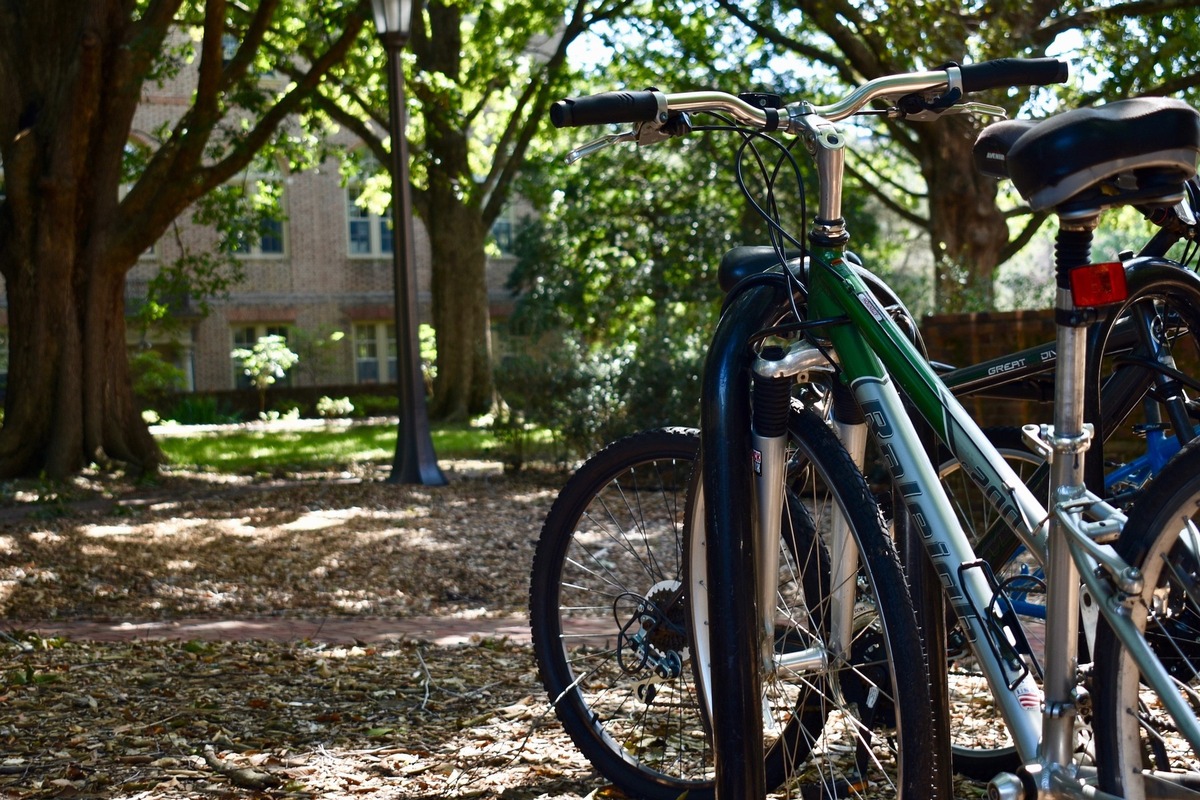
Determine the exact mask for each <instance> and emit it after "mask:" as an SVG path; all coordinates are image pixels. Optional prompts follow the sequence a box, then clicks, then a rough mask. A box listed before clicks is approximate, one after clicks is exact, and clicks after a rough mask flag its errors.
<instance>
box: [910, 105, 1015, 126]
mask: <svg viewBox="0 0 1200 800" xmlns="http://www.w3.org/2000/svg"><path fill="white" fill-rule="evenodd" d="M945 114H983V115H987V116H992V117H999V118H1000V119H1007V118H1008V111H1006V110H1005V109H1004V108H1003V107H1001V106H994V105H991V104H990V103H978V102H975V101H974V100H972V101H970V102H966V103H959V104H957V105H954V106H950V107H949V108H943V109H938V110H932V109H926V110H922V111H914V112H905V111H903V110H901V109H900V108H891V109H889V110H888V116H889V117H891V118H892V119H902V120H904V121H905V122H931V121H933V120H935V119H937V118H938V117H941V116H943V115H945Z"/></svg>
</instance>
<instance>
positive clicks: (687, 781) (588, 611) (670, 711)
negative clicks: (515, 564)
mask: <svg viewBox="0 0 1200 800" xmlns="http://www.w3.org/2000/svg"><path fill="white" fill-rule="evenodd" d="M698 450H699V435H698V433H697V432H696V431H695V430H691V429H685V428H669V429H662V430H654V431H647V432H643V433H638V434H634V435H632V436H628V437H626V438H624V439H621V440H619V441H617V442H615V443H613V444H611V445H609V446H608V447H606V448H605V449H604V450H602V451H601V452H600V453H598V454H597V455H595V456H593V457H592V458H590V459H589V460H588V461H587V462H586V463H585V464H584V465H583V466H582V467H581V468H580V469H579V470H578V471H577V472H576V473H575V474H574V475H573V476H572V477H571V478H570V480H568V481H567V483H566V485H565V486H564V487H563V489H562V491H561V492H560V493H559V496H558V499H557V500H556V501H555V502H554V505H553V506H552V507H551V509H550V513H549V515H548V516H547V517H546V522H545V524H544V525H543V526H542V533H541V538H540V539H539V540H538V544H537V550H536V552H535V555H534V561H533V573H532V579H531V582H530V593H529V610H530V622H531V627H532V632H533V648H534V655H535V657H536V659H537V664H538V670H539V673H540V675H541V679H542V683H543V684H544V686H545V688H546V691H547V692H548V694H549V696H550V700H551V701H552V702H553V703H554V709H555V712H556V713H557V715H558V718H559V720H560V721H561V722H562V724H563V727H564V728H565V729H566V731H567V733H568V734H569V735H570V736H571V739H572V740H573V741H574V742H575V745H576V746H577V747H578V748H579V749H580V751H581V752H582V753H583V754H584V756H586V757H587V759H588V760H589V761H590V762H591V763H592V765H593V766H594V767H595V768H596V770H597V771H598V772H600V773H601V774H602V775H604V776H605V777H606V778H607V779H608V780H610V781H612V783H613V784H615V785H616V786H618V787H620V788H621V789H622V790H624V791H625V792H626V793H628V794H630V795H631V796H634V797H639V798H646V800H676V798H678V797H680V796H682V795H684V794H686V795H687V796H688V797H689V798H693V800H703V798H711V797H712V795H713V753H712V744H711V738H710V736H709V733H708V729H707V726H706V724H705V721H704V719H703V718H702V714H701V710H700V706H699V701H698V699H697V695H696V690H695V685H694V683H693V679H692V666H691V664H690V661H689V660H690V658H691V656H690V650H689V647H688V632H687V615H686V611H685V607H686V602H687V601H686V597H685V596H684V592H683V535H684V534H683V526H684V505H685V499H686V494H687V488H688V485H689V481H690V476H691V474H692V471H693V465H694V463H695V460H696V455H697V451H698Z"/></svg>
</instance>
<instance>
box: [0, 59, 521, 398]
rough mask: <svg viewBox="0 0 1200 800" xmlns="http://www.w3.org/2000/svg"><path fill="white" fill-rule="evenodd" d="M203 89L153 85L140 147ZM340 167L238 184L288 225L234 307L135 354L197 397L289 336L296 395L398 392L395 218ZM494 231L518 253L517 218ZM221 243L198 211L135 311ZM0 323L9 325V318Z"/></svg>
mask: <svg viewBox="0 0 1200 800" xmlns="http://www.w3.org/2000/svg"><path fill="white" fill-rule="evenodd" d="M267 81H268V82H269V81H270V78H268V79H267ZM193 82H194V72H192V71H191V70H188V69H184V70H182V71H181V72H180V73H179V75H178V76H177V77H176V78H174V79H173V80H171V81H169V82H167V83H166V84H164V85H162V86H156V85H152V84H147V86H146V87H145V91H144V95H143V99H142V104H141V107H140V108H139V110H138V112H137V115H136V117H135V119H134V126H133V132H132V135H131V141H130V146H131V147H148V148H153V147H154V142H155V135H154V131H156V130H160V129H161V128H162V127H163V126H164V125H170V124H173V123H174V121H175V120H176V119H178V117H179V116H180V115H182V114H183V113H184V112H185V111H186V110H187V108H188V103H189V99H188V98H189V97H190V95H191V91H192V86H193ZM340 143H341V144H344V145H347V146H349V147H352V148H353V147H355V146H356V145H357V144H359V143H358V142H357V141H356V140H352V139H351V137H349V136H348V135H342V137H341V142H340ZM339 166H340V165H339V164H338V163H336V162H328V161H327V162H325V163H323V164H321V165H320V166H319V167H318V168H316V169H313V170H310V171H306V172H299V173H294V174H289V173H287V171H286V170H285V169H283V168H282V167H279V168H277V167H275V166H273V165H266V166H264V165H262V164H260V165H258V166H257V167H255V168H253V169H251V170H249V171H247V172H246V173H244V174H243V175H241V176H239V180H238V182H237V183H238V184H240V185H241V186H244V187H245V191H246V192H247V193H248V194H254V193H257V192H258V190H259V189H266V190H267V194H269V195H270V197H271V198H272V202H274V203H276V205H277V209H278V211H279V216H280V217H281V221H280V222H277V223H271V224H269V225H268V226H266V227H264V229H263V230H262V236H261V239H260V240H259V241H257V242H254V243H252V244H250V243H247V244H246V245H245V246H242V247H239V248H238V253H237V254H236V256H235V257H236V258H237V259H238V260H239V261H240V262H241V266H242V268H243V269H244V273H245V279H244V280H243V281H242V282H240V283H239V284H238V285H236V286H234V287H233V288H232V290H231V291H230V293H229V296H228V297H226V298H214V299H210V301H209V304H210V313H208V314H207V315H206V316H201V315H200V314H199V313H197V312H196V310H195V308H196V306H195V304H194V303H191V302H188V301H183V302H181V303H180V304H179V306H178V307H177V308H174V309H172V311H173V314H174V316H175V317H176V318H177V320H181V321H182V322H183V323H184V324H183V325H182V326H174V327H176V328H179V329H178V330H172V331H170V332H167V331H148V332H143V331H140V330H136V329H134V327H133V326H131V327H130V330H129V334H128V335H129V344H130V348H131V351H135V350H137V349H145V348H147V347H151V348H153V349H155V350H157V351H159V352H160V353H161V354H162V355H163V356H164V357H165V358H166V359H167V360H168V361H169V362H171V363H173V364H175V365H176V366H178V367H179V368H180V369H181V370H182V371H183V372H184V374H185V376H186V379H185V384H186V385H185V388H186V389H187V390H188V391H220V390H228V389H234V388H239V387H241V386H244V385H245V378H244V376H242V375H241V374H240V370H238V369H237V368H236V367H235V364H234V362H233V360H232V359H231V357H230V352H231V350H233V349H234V348H235V347H240V346H243V345H249V344H252V343H253V342H254V341H255V340H256V339H257V338H258V337H260V336H263V335H266V334H272V333H278V334H283V335H284V336H286V337H287V338H288V340H289V345H290V346H292V347H293V349H296V350H297V351H298V352H301V356H302V357H301V363H300V364H298V365H297V366H296V367H295V368H294V369H293V370H291V372H290V373H289V375H288V377H287V383H288V384H290V385H292V386H325V385H338V386H346V385H350V384H364V385H365V384H374V383H388V382H393V381H394V379H395V352H396V346H395V325H394V322H393V320H394V314H393V261H392V236H391V224H390V211H389V210H386V209H384V210H381V211H380V213H378V214H377V213H372V211H370V210H368V209H367V208H364V207H363V206H362V205H360V204H359V203H356V200H357V199H358V197H359V194H360V193H361V191H362V187H361V186H358V185H355V184H351V185H349V186H345V185H343V179H342V177H341V174H340V172H339ZM0 167H2V165H0ZM2 174H3V173H2V172H0V176H2ZM2 185H3V184H2V181H0V186H2ZM414 228H415V240H414V244H415V249H416V261H417V264H416V267H417V284H418V307H419V308H418V318H419V320H420V321H422V322H429V321H430V320H431V313H430V308H429V303H430V292H429V280H430V252H429V241H428V236H427V234H426V231H425V227H424V225H423V223H422V221H421V220H420V219H417V220H415V221H414ZM494 232H495V234H496V243H497V245H498V246H499V247H500V249H501V251H502V252H504V253H507V249H508V247H507V245H508V244H509V243H510V242H511V232H512V220H511V219H507V218H504V219H502V220H501V221H500V222H498V223H497V225H496V226H495V229H494ZM218 241H219V239H218V233H217V232H216V231H215V230H213V229H211V228H206V227H201V226H197V225H195V224H193V223H192V221H191V212H190V211H189V212H185V213H184V214H183V215H181V216H180V217H179V219H178V220H177V221H176V226H175V227H174V228H173V229H171V230H169V231H168V232H167V234H166V235H165V236H163V237H162V239H160V240H159V241H158V242H157V243H156V244H155V246H154V247H153V248H152V249H151V250H150V251H148V252H147V253H145V254H144V255H143V256H142V259H141V261H140V263H139V264H138V265H137V266H136V267H135V268H134V269H133V270H132V271H131V272H130V274H129V276H128V281H127V285H126V300H127V308H132V307H133V306H134V305H136V304H138V303H140V302H141V301H142V299H143V298H144V297H145V294H146V287H147V284H148V282H149V281H150V280H151V278H152V277H153V276H154V275H155V274H156V273H157V271H158V269H159V267H160V266H161V265H162V264H166V263H169V262H171V261H173V260H174V259H176V258H178V257H179V256H180V255H181V254H182V253H183V252H184V251H185V250H190V251H192V252H203V251H204V250H206V249H209V250H211V249H214V248H216V247H217V245H218ZM513 262H514V259H513V258H512V257H511V256H508V255H506V254H505V255H502V256H500V257H496V258H490V259H489V262H488V266H487V270H488V284H489V298H490V300H491V307H492V313H493V316H494V317H502V316H504V315H506V314H507V312H508V309H509V308H510V306H511V297H510V295H509V292H508V291H507V290H505V289H504V282H505V280H506V278H507V275H508V273H509V271H511V269H512V265H513ZM2 297H3V295H2V294H0V298H2ZM0 302H4V301H3V300H0ZM0 316H3V320H2V322H3V324H4V325H7V310H6V309H4V310H3V311H2V313H0ZM334 332H340V333H341V334H342V338H340V339H339V340H338V341H336V342H333V343H331V344H329V345H327V347H326V348H325V349H324V351H323V352H324V355H322V357H320V358H310V359H307V360H306V359H305V358H304V356H305V355H306V354H305V353H304V351H303V343H304V342H306V341H308V342H311V341H312V340H314V339H318V340H325V341H328V340H329V336H330V334H332V333H334ZM4 355H5V356H6V355H7V353H5V354H4ZM6 368H7V364H6V363H5V364H0V372H4V371H7V369H6Z"/></svg>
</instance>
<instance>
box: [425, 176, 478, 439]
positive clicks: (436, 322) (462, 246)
mask: <svg viewBox="0 0 1200 800" xmlns="http://www.w3.org/2000/svg"><path fill="white" fill-rule="evenodd" d="M430 194H431V197H430V200H431V204H430V210H429V217H428V218H427V219H428V224H429V229H430V231H429V235H430V245H431V249H432V253H433V289H432V292H433V327H434V329H435V330H436V332H437V379H436V380H435V381H434V384H433V398H432V399H431V401H430V404H429V413H430V416H431V417H434V418H436V419H445V420H463V419H468V418H469V417H471V416H474V415H477V414H483V413H486V412H488V411H490V410H491V407H492V402H493V397H492V394H493V388H492V369H491V360H492V340H491V320H490V318H489V313H488V297H487V271H486V266H487V257H486V255H485V251H484V242H485V239H486V236H487V230H486V229H485V228H484V224H483V221H482V219H481V218H480V215H479V212H478V210H476V209H472V208H470V207H468V206H465V205H464V204H463V203H461V202H459V201H458V200H457V199H456V198H454V197H453V196H452V195H450V194H449V193H446V194H442V193H439V192H431V193H430Z"/></svg>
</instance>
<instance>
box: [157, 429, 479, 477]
mask: <svg viewBox="0 0 1200 800" xmlns="http://www.w3.org/2000/svg"><path fill="white" fill-rule="evenodd" d="M158 444H159V446H160V447H161V448H162V450H163V452H164V453H165V454H166V456H167V458H168V459H169V460H170V463H171V464H173V465H174V466H177V467H183V468H186V469H198V470H205V471H217V472H228V473H238V474H240V473H248V472H249V473H254V472H270V471H274V470H277V469H289V470H313V469H336V468H338V467H347V466H351V465H354V464H364V463H376V464H388V463H391V460H392V457H393V456H394V455H395V452H396V425H395V423H391V424H356V425H350V426H336V427H335V426H329V427H325V426H315V427H312V428H304V429H292V428H289V427H287V426H266V427H264V428H262V429H254V428H238V427H231V428H228V429H221V430H216V431H211V430H209V431H203V432H197V433H191V434H189V433H186V432H183V433H180V432H172V433H171V435H165V436H159V437H158ZM433 449H434V452H436V453H437V456H438V458H439V459H474V458H478V459H486V460H500V459H501V458H502V457H503V446H502V445H501V443H500V442H499V441H497V439H496V437H495V436H493V435H492V433H491V431H488V430H485V429H482V428H472V427H470V426H468V425H466V424H460V425H455V426H446V427H434V428H433Z"/></svg>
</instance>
